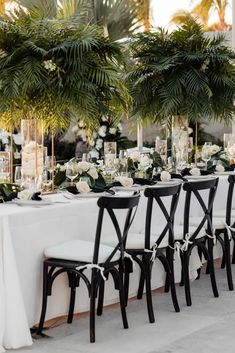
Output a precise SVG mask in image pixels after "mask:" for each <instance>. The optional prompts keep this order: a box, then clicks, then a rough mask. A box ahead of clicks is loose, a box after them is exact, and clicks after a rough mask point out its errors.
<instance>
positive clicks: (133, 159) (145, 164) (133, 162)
mask: <svg viewBox="0 0 235 353" xmlns="http://www.w3.org/2000/svg"><path fill="white" fill-rule="evenodd" d="M163 166H164V162H163V160H162V158H161V156H160V155H159V153H157V152H153V153H152V154H150V155H146V154H141V153H140V152H138V151H135V152H132V153H131V154H130V155H129V157H128V172H129V173H130V174H131V176H132V177H134V176H135V177H140V178H151V177H152V174H153V170H154V168H161V169H162V168H163Z"/></svg>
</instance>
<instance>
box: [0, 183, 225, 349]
mask: <svg viewBox="0 0 235 353" xmlns="http://www.w3.org/2000/svg"><path fill="white" fill-rule="evenodd" d="M226 190H227V177H220V183H219V188H218V193H217V197H216V202H215V208H217V209H222V208H224V207H225V201H226ZM50 197H52V196H50ZM53 198H54V200H56V199H57V200H61V201H62V200H63V201H66V199H65V198H63V196H62V195H58V196H53ZM183 207H184V193H183V192H182V194H181V197H180V201H179V206H178V210H177V215H176V222H178V221H180V219H182V216H183ZM192 211H193V215H199V214H200V210H199V207H198V206H197V204H196V203H195V204H193V207H192ZM145 212H146V200H145V198H144V197H141V201H140V205H139V208H138V212H137V215H136V218H135V221H134V223H133V226H132V229H131V231H132V232H138V233H140V232H143V231H144V222H145ZM97 215H98V207H97V199H92V198H90V199H79V200H72V201H68V203H66V204H60V203H55V204H53V205H50V206H44V207H40V208H33V207H19V206H17V205H13V204H1V205H0V312H1V316H0V352H1V351H4V349H3V347H5V348H6V349H8V348H18V347H21V346H27V345H30V344H32V340H31V337H30V332H29V327H32V326H33V325H34V324H35V323H37V322H38V321H39V315H40V309H41V293H42V261H43V250H44V248H45V247H48V246H52V245H55V244H58V243H61V242H64V241H67V240H71V239H85V240H94V236H95V229H96V221H97ZM162 220H163V217H162V216H160V214H159V212H158V213H157V217H155V218H154V219H153V228H154V224H159V223H161V222H162ZM110 227H111V225H110V222H109V221H108V220H107V221H106V222H105V231H104V237H110V234H112V233H113V231H110V230H111V228H110ZM199 266H200V261H199V258H198V256H197V253H196V252H195V253H194V256H193V257H192V263H191V277H195V273H196V272H195V271H196V269H197V268H198V267H199ZM138 276H139V273H138V271H137V270H135V272H134V274H133V276H131V285H130V295H135V294H136V291H137V287H138ZM179 279H180V264H179V261H178V260H177V258H176V281H179ZM164 281H165V273H164V271H163V270H162V268H161V266H155V268H154V273H153V288H158V287H160V286H162V285H163V284H164ZM77 293H78V300H77V303H76V309H75V310H76V311H84V310H87V309H88V297H87V290H86V288H85V286H84V285H83V284H82V282H81V286H80V287H79V288H78V291H77ZM105 295H106V296H105V303H106V304H107V303H113V302H116V301H118V294H117V292H116V291H115V290H114V289H113V283H112V281H108V282H107V284H106V292H105ZM68 305H69V290H68V286H67V277H66V276H65V275H64V276H61V278H58V279H57V280H56V282H55V283H54V286H53V293H52V297H50V299H49V301H48V310H47V317H46V319H50V318H53V317H56V316H59V315H62V314H65V313H66V312H67V310H68ZM2 313H3V315H2Z"/></svg>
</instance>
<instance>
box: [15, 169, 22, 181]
mask: <svg viewBox="0 0 235 353" xmlns="http://www.w3.org/2000/svg"><path fill="white" fill-rule="evenodd" d="M14 180H15V183H16V184H18V185H20V184H21V182H22V175H21V166H16V167H15V178H14Z"/></svg>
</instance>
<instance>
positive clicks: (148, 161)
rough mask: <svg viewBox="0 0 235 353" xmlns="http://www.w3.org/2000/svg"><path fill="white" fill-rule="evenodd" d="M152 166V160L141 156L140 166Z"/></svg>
mask: <svg viewBox="0 0 235 353" xmlns="http://www.w3.org/2000/svg"><path fill="white" fill-rule="evenodd" d="M151 164H152V160H151V159H150V158H149V157H148V156H144V155H141V158H140V166H141V167H143V168H145V167H148V166H149V165H151Z"/></svg>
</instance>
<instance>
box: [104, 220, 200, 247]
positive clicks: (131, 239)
mask: <svg viewBox="0 0 235 353" xmlns="http://www.w3.org/2000/svg"><path fill="white" fill-rule="evenodd" d="M163 228H164V227H163V226H154V233H152V234H151V237H150V247H152V246H153V245H154V244H155V242H156V240H157V239H158V238H159V235H160V234H161V232H162V230H163ZM196 228H197V227H190V230H189V234H190V235H192V234H193V233H194V232H195V230H196ZM174 232H175V240H183V226H182V225H176V226H174ZM203 236H205V230H204V229H201V231H200V232H199V234H198V236H197V238H201V237H203ZM144 243H145V235H144V234H143V233H129V234H128V236H127V242H126V249H127V250H143V249H144V245H145V244H144ZM106 244H109V245H114V242H113V241H112V240H110V241H109V240H107V241H106ZM167 246H168V233H167V235H166V236H165V237H164V238H163V240H162V242H161V244H160V245H159V248H165V247H167Z"/></svg>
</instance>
